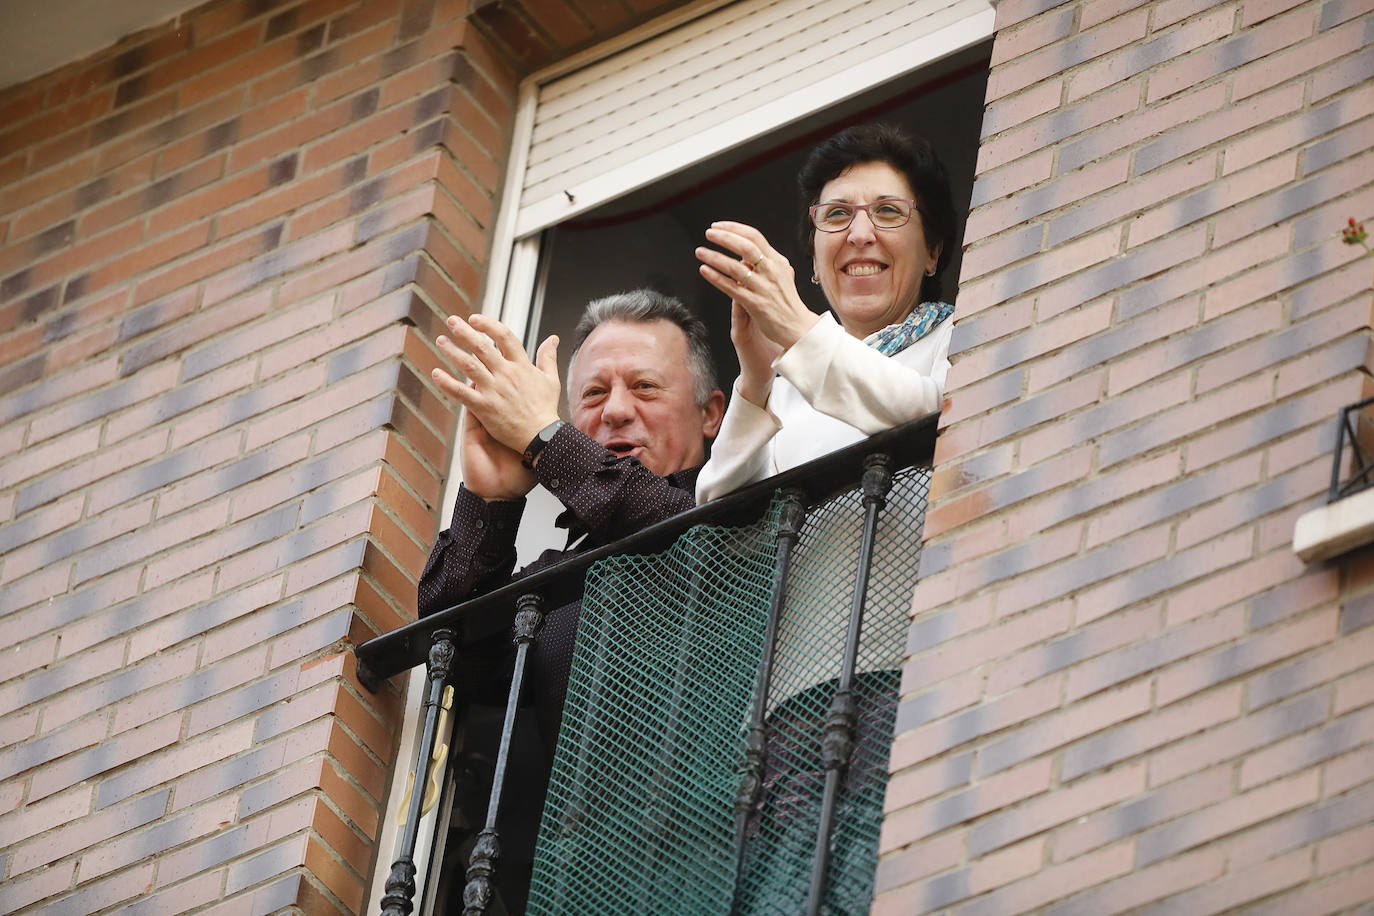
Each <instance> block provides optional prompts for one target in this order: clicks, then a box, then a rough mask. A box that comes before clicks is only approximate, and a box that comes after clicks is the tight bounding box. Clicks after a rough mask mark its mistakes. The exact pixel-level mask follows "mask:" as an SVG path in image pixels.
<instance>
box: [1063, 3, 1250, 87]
mask: <svg viewBox="0 0 1374 916" xmlns="http://www.w3.org/2000/svg"><path fill="white" fill-rule="evenodd" d="M1234 23H1235V11H1234V10H1232V9H1231V8H1229V7H1223V8H1221V9H1219V10H1216V11H1215V12H1213V13H1211V14H1209V15H1206V16H1202V17H1200V18H1197V19H1193V20H1192V21H1190V22H1188V23H1186V24H1184V25H1183V26H1181V27H1180V28H1177V29H1173V30H1171V31H1166V32H1164V33H1163V34H1159V29H1158V27H1156V28H1155V33H1156V34H1157V35H1158V37H1156V38H1153V39H1151V40H1150V41H1147V42H1144V43H1143V44H1139V45H1135V46H1133V47H1129V48H1124V49H1122V50H1120V51H1118V52H1116V53H1115V54H1113V55H1111V56H1110V57H1107V58H1099V59H1098V60H1097V61H1094V62H1093V63H1091V64H1089V65H1088V66H1086V67H1084V68H1082V69H1081V70H1079V71H1078V72H1077V73H1075V74H1074V76H1073V80H1072V82H1070V84H1069V99H1070V101H1072V100H1074V99H1077V98H1082V97H1083V96H1086V95H1088V94H1089V93H1092V92H1097V91H1099V90H1101V89H1103V88H1105V87H1107V86H1112V85H1115V84H1117V83H1121V82H1123V81H1125V80H1128V79H1130V78H1131V77H1135V76H1137V75H1139V74H1140V73H1142V72H1144V71H1147V70H1154V69H1155V68H1156V67H1158V66H1159V65H1160V64H1164V63H1166V62H1167V61H1170V60H1173V59H1177V58H1181V57H1187V58H1188V59H1190V60H1192V59H1198V58H1210V57H1212V55H1211V54H1207V53H1197V54H1194V53H1193V52H1195V51H1197V49H1198V48H1201V47H1203V46H1205V45H1208V44H1210V43H1212V42H1214V41H1217V40H1219V39H1221V38H1224V37H1226V36H1227V35H1229V34H1231V31H1232V28H1233V26H1234ZM1155 72H1156V73H1157V72H1158V71H1157V70H1156V71H1155ZM1150 80H1151V82H1150V86H1151V89H1153V88H1154V83H1155V80H1156V77H1155V75H1154V74H1153V73H1152V74H1151V77H1150ZM1202 81H1203V80H1202V79H1197V80H1195V81H1194V82H1192V83H1190V84H1189V85H1190V86H1195V85H1197V84H1199V83H1201V82H1202ZM1137 88H1138V87H1137ZM1168 94H1169V93H1167V92H1165V93H1152V94H1150V95H1149V96H1148V97H1147V101H1149V102H1154V101H1156V100H1157V99H1158V98H1160V97H1161V96H1162V95H1168Z"/></svg>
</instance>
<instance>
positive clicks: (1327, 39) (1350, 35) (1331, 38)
mask: <svg viewBox="0 0 1374 916" xmlns="http://www.w3.org/2000/svg"><path fill="white" fill-rule="evenodd" d="M1311 16H1312V13H1311V11H1309V10H1304V11H1302V12H1298V13H1295V14H1293V15H1291V16H1285V17H1283V19H1281V20H1276V21H1275V23H1274V26H1275V27H1280V28H1286V29H1290V30H1292V32H1293V34H1296V35H1301V37H1303V38H1306V37H1307V36H1308V35H1309V34H1310V28H1311V25H1310V23H1311ZM1367 42H1368V38H1367V37H1366V33H1365V30H1364V26H1363V25H1362V24H1361V23H1360V22H1358V21H1357V22H1351V23H1348V24H1346V25H1345V26H1342V27H1340V28H1336V29H1332V30H1331V31H1329V32H1326V33H1325V34H1322V35H1319V36H1318V37H1317V38H1316V39H1315V40H1313V41H1309V42H1305V43H1304V44H1303V45H1302V47H1300V48H1292V49H1290V50H1288V51H1285V52H1283V53H1270V54H1266V55H1265V56H1264V57H1263V58H1261V59H1259V60H1257V61H1256V62H1255V63H1253V64H1250V65H1249V66H1247V67H1242V68H1239V69H1237V70H1236V71H1235V76H1234V83H1233V87H1234V88H1233V89H1232V98H1234V99H1242V98H1245V97H1246V96H1249V95H1253V94H1254V93H1256V92H1261V91H1263V90H1265V89H1268V88H1270V87H1271V86H1274V85H1277V84H1278V83H1281V82H1284V81H1286V80H1290V79H1293V78H1294V77H1298V76H1301V75H1303V74H1306V73H1309V72H1311V71H1312V70H1314V69H1316V68H1317V66H1319V65H1320V64H1321V63H1323V62H1326V61H1332V60H1336V59H1338V58H1340V57H1342V56H1344V55H1347V54H1363V53H1366V52H1367Z"/></svg>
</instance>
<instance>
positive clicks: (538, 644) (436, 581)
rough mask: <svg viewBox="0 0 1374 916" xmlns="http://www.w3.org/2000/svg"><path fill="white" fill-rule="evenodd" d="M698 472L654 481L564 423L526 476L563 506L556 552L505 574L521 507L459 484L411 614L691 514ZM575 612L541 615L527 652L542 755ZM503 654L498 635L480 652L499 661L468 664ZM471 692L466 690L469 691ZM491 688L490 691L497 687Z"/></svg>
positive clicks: (559, 708)
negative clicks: (563, 538) (564, 538)
mask: <svg viewBox="0 0 1374 916" xmlns="http://www.w3.org/2000/svg"><path fill="white" fill-rule="evenodd" d="M698 470H700V468H699V467H693V468H688V469H686V470H682V471H676V472H674V473H672V474H669V475H668V476H667V477H660V476H659V475H657V474H655V473H653V472H652V471H650V470H649V469H647V468H645V467H644V465H642V464H640V463H639V460H638V459H637V458H626V457H622V456H620V455H617V454H616V453H615V452H612V451H611V450H610V449H607V448H605V447H603V446H601V445H600V444H598V443H597V442H596V441H595V440H594V439H592V438H591V437H590V436H588V435H587V434H586V433H583V432H581V431H580V430H578V429H577V428H575V427H574V426H572V425H571V424H565V425H564V426H563V427H562V428H561V429H560V430H558V432H557V433H555V434H554V437H553V438H552V439H551V440H549V444H548V445H547V446H545V447H544V450H543V452H541V453H540V456H539V461H538V462H537V463H536V464H535V470H534V473H535V477H536V478H537V479H538V481H539V482H540V483H541V484H543V485H544V487H545V489H547V490H548V491H549V492H550V493H552V494H553V495H554V496H556V497H558V499H559V500H560V501H561V502H562V503H563V505H564V506H565V507H566V509H565V511H564V512H563V513H562V514H560V515H559V516H558V519H557V520H556V521H555V524H556V525H557V526H558V527H560V528H566V529H567V530H568V544H569V545H570V546H569V547H566V548H564V549H563V550H552V549H551V550H546V551H544V552H543V553H542V554H540V555H539V557H538V558H537V559H536V560H535V561H534V562H532V563H530V564H529V565H528V566H525V567H523V568H522V569H520V570H519V571H518V572H515V573H514V574H512V570H513V569H514V568H515V534H516V530H517V529H518V528H519V526H520V517H521V515H522V513H523V512H524V509H525V500H524V499H523V498H522V499H516V500H496V501H493V502H487V501H486V500H484V499H482V498H481V497H480V496H478V495H476V494H475V493H473V492H472V491H471V490H469V489H467V488H466V487H460V488H459V490H458V497H457V499H456V501H455V503H454V509H453V520H452V522H451V523H450V525H449V527H448V529H447V530H445V531H441V532H440V533H439V538H438V540H437V541H436V542H435V544H434V550H433V551H432V552H431V553H430V555H429V562H427V563H426V564H425V570H424V572H423V573H422V574H421V576H420V587H419V611H420V616H422V617H424V616H426V615H429V614H433V613H436V612H438V611H442V610H444V609H445V608H448V607H452V606H453V605H455V604H458V603H459V602H461V601H464V600H466V599H467V598H470V597H472V596H474V595H480V594H485V593H486V592H489V591H491V590H493V589H496V588H500V587H501V586H503V585H505V584H506V583H508V582H510V581H512V580H513V579H518V578H520V577H522V576H528V575H531V574H532V573H535V572H538V571H539V570H541V569H545V568H547V567H549V566H552V565H553V564H554V563H557V562H558V561H559V560H562V559H564V558H565V557H568V556H571V555H573V554H575V553H580V552H582V551H584V550H591V549H593V548H596V547H600V546H602V545H604V544H608V543H610V542H611V541H615V540H619V539H620V538H623V537H628V536H629V535H632V534H634V533H636V532H638V531H640V530H642V529H644V528H647V527H648V526H650V525H652V524H654V523H656V522H660V521H663V520H664V519H666V518H671V517H672V516H674V515H677V514H678V513H680V512H685V511H687V510H688V509H691V508H692V507H693V506H694V505H695V504H696V501H695V498H694V495H693V491H694V489H695V487H696V478H697V471H698ZM584 535H585V536H584ZM579 538H581V540H578V539H579ZM580 612H581V603H580V602H575V603H573V604H569V605H565V606H563V607H560V608H556V609H555V610H553V611H552V612H550V613H549V614H548V615H547V616H546V617H545V618H544V625H543V627H542V628H541V629H540V631H539V635H538V636H537V637H536V638H535V640H534V643H533V645H532V647H531V670H530V685H529V687H530V691H531V693H530V699H532V700H533V702H534V705H535V709H536V714H537V716H538V718H539V724H540V731H541V732H543V734H544V736H545V741H546V744H547V749H548V751H549V752H550V753H552V750H553V740H554V736H555V735H556V734H557V731H558V723H559V721H560V720H561V719H562V713H563V697H564V694H565V693H566V691H567V684H568V672H569V669H570V667H571V664H572V651H573V641H574V639H575V637H576V635H577V621H578V616H579V614H580ZM509 647H510V640H509V638H508V637H507V638H504V639H503V640H501V642H500V645H499V646H498V645H490V646H485V647H483V649H484V650H485V651H486V652H487V653H488V654H489V655H491V654H497V655H500V656H501V659H500V660H498V659H496V658H490V657H489V658H486V659H480V660H479V659H471V658H470V659H469V660H468V661H470V662H476V661H484V662H487V663H488V664H492V663H497V662H498V661H504V660H505V658H506V656H507V655H508V651H509ZM470 651H471V650H470ZM459 665H460V668H469V673H470V675H474V676H476V679H478V680H482V679H485V678H486V677H489V676H490V674H489V673H484V674H481V675H478V674H477V672H475V671H472V670H471V666H470V665H468V664H465V663H464V661H463V660H461V659H460V662H459ZM480 667H486V666H480ZM508 683H509V682H508V681H507V684H508ZM480 686H481V685H478V684H472V685H471V687H472V688H476V689H480ZM491 687H492V689H493V690H499V688H500V685H491Z"/></svg>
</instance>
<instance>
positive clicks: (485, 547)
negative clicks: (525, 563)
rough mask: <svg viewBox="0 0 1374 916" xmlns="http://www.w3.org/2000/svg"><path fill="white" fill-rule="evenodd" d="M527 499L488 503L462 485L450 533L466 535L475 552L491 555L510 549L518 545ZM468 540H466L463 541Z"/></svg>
mask: <svg viewBox="0 0 1374 916" xmlns="http://www.w3.org/2000/svg"><path fill="white" fill-rule="evenodd" d="M524 511H525V500H524V498H521V499H496V500H492V501H490V502H488V501H487V500H485V499H483V498H482V497H480V496H478V495H477V494H476V493H474V492H472V491H471V490H469V489H468V488H467V487H465V486H463V485H461V484H460V485H459V486H458V496H457V498H456V499H455V500H454V501H453V519H452V521H450V523H449V530H450V531H453V532H466V533H467V536H468V538H470V539H471V543H472V544H473V553H474V554H482V555H491V554H493V553H500V552H502V551H505V550H508V549H509V548H510V545H512V544H514V543H515V534H516V532H517V531H519V529H520V518H521V516H522V515H523V514H524ZM460 540H466V538H460Z"/></svg>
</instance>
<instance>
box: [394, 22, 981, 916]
mask: <svg viewBox="0 0 1374 916" xmlns="http://www.w3.org/2000/svg"><path fill="white" fill-rule="evenodd" d="M712 7H714V9H712ZM675 19H676V21H675V22H669V23H667V24H666V25H665V24H662V23H661V24H659V26H658V27H656V29H655V30H650V31H642V32H637V33H634V34H631V35H628V36H625V37H623V38H622V39H621V40H619V41H618V42H617V43H616V44H617V46H618V47H617V48H615V49H610V52H609V53H608V52H607V50H606V49H601V50H599V51H597V52H595V53H593V54H588V55H585V56H583V57H580V58H578V59H575V60H572V61H568V62H565V63H564V64H562V65H560V66H559V67H558V68H556V69H555V70H554V71H550V72H548V73H544V74H537V75H536V76H535V77H532V78H531V79H530V80H528V81H527V83H526V84H525V85H524V86H523V87H522V103H521V109H520V112H519V115H518V123H517V130H516V135H515V137H514V140H513V146H512V161H511V163H510V166H509V174H508V181H507V185H508V187H507V191H506V195H505V198H504V199H503V203H502V208H501V213H500V217H499V221H498V225H497V231H496V235H497V238H496V239H495V242H494V245H493V252H492V263H491V265H490V274H489V277H488V284H487V296H486V299H485V300H484V303H483V311H484V312H486V313H488V314H496V315H499V316H500V317H501V319H502V320H503V321H504V322H505V323H506V324H507V325H508V326H510V327H512V328H513V329H514V330H515V331H516V332H517V333H518V334H521V335H522V336H523V337H524V338H525V340H526V342H527V345H528V346H530V347H531V348H533V346H535V345H536V344H537V342H538V341H539V340H542V339H543V338H544V337H545V336H547V335H548V334H551V333H557V334H559V335H560V336H562V337H563V338H564V339H568V337H569V336H570V332H571V330H572V327H573V325H574V324H575V323H576V321H577V318H578V316H579V315H580V312H581V310H582V308H583V306H584V305H585V304H586V303H587V302H588V301H590V300H591V299H593V298H596V297H598V296H601V295H606V294H609V293H613V292H617V291H621V290H624V289H630V288H634V287H640V286H649V287H653V288H655V289H658V290H660V291H662V292H666V293H669V294H671V295H674V296H677V297H678V298H680V299H682V300H683V301H684V302H685V303H687V305H688V306H689V307H691V308H692V309H693V310H694V311H696V313H697V314H698V315H699V316H700V317H702V318H703V320H704V321H705V322H706V323H707V325H708V327H709V328H710V329H711V331H712V335H713V349H714V351H715V354H716V360H717V369H718V373H719V377H720V378H721V380H722V385H723V387H728V385H729V382H730V380H732V379H733V378H734V376H735V374H736V368H737V367H736V363H735V359H734V354H733V349H732V347H731V345H730V342H729V309H728V302H726V301H724V299H723V297H722V296H721V295H720V294H719V293H718V292H717V291H716V290H715V289H714V288H712V287H710V286H709V285H708V284H706V283H705V282H704V281H703V280H701V279H700V277H699V275H698V273H697V261H696V259H695V257H694V255H693V249H694V248H695V247H696V246H697V245H699V244H701V243H702V241H703V233H704V231H705V229H706V227H707V226H708V225H709V224H710V222H711V221H713V220H716V219H722V218H730V219H737V220H740V221H743V222H747V223H750V224H752V225H754V226H756V227H757V228H759V229H760V230H761V231H762V232H763V233H764V234H765V235H766V236H767V237H768V239H769V240H770V242H771V243H772V244H773V246H774V247H775V248H776V249H778V250H779V251H780V252H782V253H783V254H784V255H785V256H786V257H787V258H788V259H789V260H790V261H791V262H792V264H793V266H794V268H795V269H796V272H797V275H798V278H799V280H800V281H801V282H800V283H799V290H800V292H801V293H802V295H803V298H805V299H806V300H807V301H808V304H809V305H811V306H812V307H813V308H814V309H816V310H817V311H821V310H823V309H824V308H825V304H824V301H823V299H822V297H821V296H820V293H819V290H818V289H816V288H815V287H813V286H812V285H811V284H810V283H807V282H806V277H807V276H809V274H810V264H809V261H808V260H807V258H806V256H805V255H804V252H803V251H802V250H801V247H800V245H799V243H798V241H797V223H798V220H799V216H798V207H797V204H798V201H797V195H796V191H795V176H796V173H797V169H798V165H799V163H800V161H801V159H802V158H803V157H804V156H805V154H806V151H807V150H808V149H809V147H810V146H811V145H812V144H813V143H814V142H815V141H817V140H818V139H820V138H822V137H824V136H826V135H828V134H830V133H833V132H834V131H836V130H838V129H840V128H842V127H844V126H847V125H850V124H854V123H860V122H864V121H888V122H893V123H898V124H901V125H903V126H905V127H906V128H907V129H908V130H910V131H911V132H913V133H917V134H921V135H924V136H926V137H927V138H928V139H930V140H931V142H932V143H934V144H935V146H936V148H937V150H938V151H939V154H940V156H941V158H942V160H943V161H944V162H945V164H946V166H947V168H948V169H949V172H950V179H951V184H952V186H953V189H954V198H955V205H956V210H957V212H959V213H960V214H965V213H967V209H968V201H969V197H970V193H971V189H972V183H973V172H974V166H975V162H976V157H977V148H978V141H979V133H980V127H981V121H982V114H983V99H984V97H985V87H986V79H987V70H988V57H989V53H990V45H991V36H992V31H993V14H992V9H991V6H990V4H989V3H987V2H986V0H956V2H948V0H922V2H915V3H912V2H909V0H896V2H886V0H875V2H867V3H862V2H856V0H783V2H775V3H766V2H763V0H749V2H743V3H735V4H731V5H728V6H723V7H722V6H721V5H720V4H719V3H718V2H717V3H711V4H707V5H706V6H705V7H697V8H695V9H692V10H688V11H686V12H683V13H680V14H678V15H677V16H676V17H675ZM665 28H666V31H665V30H664V29H665ZM653 32H657V34H654V33H653ZM645 112H647V113H648V114H647V115H646V114H644V113H645ZM960 230H961V231H962V225H961V226H960ZM958 261H959V253H958V251H957V250H956V251H955V252H954V259H953V261H952V264H951V267H950V268H948V269H947V272H946V277H947V278H948V282H949V284H950V287H951V288H952V285H953V282H954V278H956V277H957V276H958V272H959V268H958ZM951 295H952V293H951ZM562 350H563V352H561V353H560V358H561V361H562V365H561V366H560V369H562V370H563V371H564V373H566V362H567V355H568V353H567V350H568V348H567V347H564V348H562ZM459 480H460V468H459V466H458V462H457V457H456V456H455V460H454V466H453V468H452V472H451V473H450V476H449V485H448V487H449V492H447V493H446V494H445V497H444V504H445V517H444V524H445V525H446V524H448V512H449V511H451V505H452V502H453V495H454V491H456V488H457V484H458V481H459ZM560 508H561V507H560V506H559V504H558V503H557V502H556V501H555V500H554V499H553V498H552V497H550V496H548V495H547V494H542V495H541V494H540V493H539V492H538V491H536V493H535V494H533V495H532V497H531V501H530V506H529V508H528V509H527V511H526V514H525V520H524V524H523V525H522V531H521V539H520V550H521V555H522V561H523V558H524V557H528V556H532V555H533V554H534V553H537V552H538V550H540V549H542V548H543V547H545V546H550V544H551V543H552V540H551V533H552V531H553V526H552V519H553V518H554V516H555V515H556V514H557V513H558V511H560ZM558 546H561V545H558ZM413 674H414V675H415V677H413V678H412V682H411V686H410V690H409V693H410V695H411V697H412V699H414V697H416V696H417V695H418V694H419V692H420V690H421V688H422V686H423V684H424V680H425V679H424V673H423V670H422V669H417V670H416V671H414V672H413ZM411 707H414V710H418V703H412V704H411V705H410V706H408V711H407V715H412V712H413V711H414V710H412V708H411ZM450 721H451V720H450ZM491 725H492V723H490V722H486V723H482V722H477V721H475V720H473V719H468V720H466V721H465V722H464V723H463V724H462V725H460V727H459V728H458V729H457V731H456V733H455V735H454V739H453V740H454V743H455V749H456V745H457V744H461V743H463V742H465V741H471V740H472V738H473V731H474V729H477V728H490V727H491ZM439 737H440V740H441V741H448V740H449V736H447V735H440V736H439ZM410 748H411V742H409V741H403V747H402V753H401V754H400V755H399V757H398V760H397V766H398V768H399V770H400V771H404V770H405V769H409V768H410V766H411V765H412V760H411V759H408V757H407V753H406V752H407V751H409V750H410ZM396 782H398V783H399V786H398V791H396V792H394V793H393V798H392V800H391V808H392V810H391V812H390V813H389V815H388V818H387V823H388V824H394V823H395V820H396V818H395V814H394V812H395V810H397V808H398V807H399V805H400V791H401V790H403V789H404V785H405V782H406V780H405V779H404V778H400V779H398V780H396ZM459 791H462V787H461V785H460V783H459V781H458V780H456V779H455V778H453V775H452V774H450V778H449V779H448V780H447V789H446V791H445V793H444V797H443V799H442V800H441V801H440V803H439V804H438V806H437V807H436V809H435V810H434V811H433V812H432V813H431V814H430V815H428V816H427V817H426V819H425V820H424V821H423V822H422V827H421V830H422V834H423V836H422V841H421V843H420V845H419V846H418V848H417V855H416V861H417V864H419V865H420V873H419V875H418V876H417V879H418V884H419V887H420V889H421V890H420V893H419V895H418V897H417V902H419V903H420V905H421V912H431V911H432V910H431V909H430V908H429V906H430V904H431V903H432V902H434V901H435V899H436V898H435V892H436V888H437V887H439V885H440V882H437V881H427V880H426V876H425V873H426V871H430V872H437V873H438V874H440V875H447V876H448V878H447V879H446V880H445V881H444V882H443V883H446V884H448V885H449V887H448V888H447V889H446V890H445V891H444V892H441V893H439V895H438V896H439V899H441V900H442V899H444V898H448V899H450V900H452V899H456V898H455V896H454V890H455V889H456V891H457V894H458V895H459V896H460V895H461V886H462V878H461V875H462V873H463V870H464V866H465V864H466V857H465V855H464V853H463V852H462V851H460V850H455V849H448V850H445V848H444V842H443V840H442V838H443V837H444V835H445V834H446V833H447V832H448V829H449V825H450V817H449V815H450V813H451V811H452V809H453V795H454V793H455V792H459ZM519 794H520V793H518V792H517V793H509V792H508V798H509V797H512V795H519ZM526 798H527V799H528V796H526ZM536 814H537V812H536ZM391 846H392V840H391V839H390V838H386V837H384V838H383V839H382V842H381V850H382V851H381V858H382V860H383V861H382V863H381V866H380V867H379V869H378V871H379V873H380V874H379V880H378V881H377V883H376V884H375V885H374V894H373V896H372V900H374V901H375V900H376V899H378V897H379V893H378V891H377V889H379V888H380V884H381V881H384V880H385V877H386V862H387V861H389V856H390V849H391ZM426 861H429V862H431V863H434V864H435V865H438V864H439V863H441V862H442V863H443V864H442V866H440V867H439V868H437V869H436V868H432V867H431V868H429V869H427V868H425V866H424V864H423V863H424V862H426ZM454 881H457V885H456V888H455V886H454V885H453V882H454ZM426 888H427V889H428V890H426ZM422 901H423V902H422ZM489 912H498V910H497V909H495V908H494V909H492V910H490V911H489Z"/></svg>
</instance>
